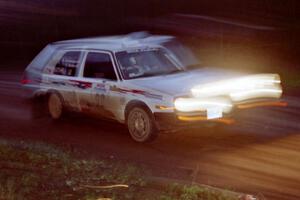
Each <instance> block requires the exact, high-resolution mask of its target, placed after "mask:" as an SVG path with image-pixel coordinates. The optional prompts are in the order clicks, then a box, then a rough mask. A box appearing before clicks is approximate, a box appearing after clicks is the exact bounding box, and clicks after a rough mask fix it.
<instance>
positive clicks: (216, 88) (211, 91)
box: [191, 74, 282, 101]
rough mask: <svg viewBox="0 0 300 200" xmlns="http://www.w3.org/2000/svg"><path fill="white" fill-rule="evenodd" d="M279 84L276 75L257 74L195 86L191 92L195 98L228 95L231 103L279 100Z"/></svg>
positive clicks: (280, 90)
mask: <svg viewBox="0 0 300 200" xmlns="http://www.w3.org/2000/svg"><path fill="white" fill-rule="evenodd" d="M280 83H281V81H280V77H279V75H278V74H258V75H250V76H245V77H241V78H235V79H229V80H223V81H218V82H215V83H209V84H204V85H201V86H196V87H194V88H192V90H191V91H192V94H193V95H194V96H196V97H211V96H219V95H228V96H230V97H231V99H232V100H233V101H242V100H247V99H249V98H262V97H272V98H279V97H281V94H282V89H281V86H280Z"/></svg>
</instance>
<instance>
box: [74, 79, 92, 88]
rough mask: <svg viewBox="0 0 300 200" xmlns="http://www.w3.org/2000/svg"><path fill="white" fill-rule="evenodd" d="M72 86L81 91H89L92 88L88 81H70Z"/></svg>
mask: <svg viewBox="0 0 300 200" xmlns="http://www.w3.org/2000/svg"><path fill="white" fill-rule="evenodd" d="M69 82H70V84H71V85H72V86H75V87H78V88H81V89H88V88H91V87H92V83H91V82H86V81H78V80H69Z"/></svg>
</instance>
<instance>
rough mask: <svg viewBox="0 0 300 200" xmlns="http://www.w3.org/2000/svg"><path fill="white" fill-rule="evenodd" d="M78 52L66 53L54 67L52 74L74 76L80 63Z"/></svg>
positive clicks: (79, 53)
mask: <svg viewBox="0 0 300 200" xmlns="http://www.w3.org/2000/svg"><path fill="white" fill-rule="evenodd" d="M80 55H81V52H80V51H69V52H66V53H65V54H64V55H63V56H62V57H61V59H60V60H59V61H58V63H56V65H55V67H54V72H53V73H54V74H57V75H65V76H75V75H76V74H77V71H78V66H79V61H80Z"/></svg>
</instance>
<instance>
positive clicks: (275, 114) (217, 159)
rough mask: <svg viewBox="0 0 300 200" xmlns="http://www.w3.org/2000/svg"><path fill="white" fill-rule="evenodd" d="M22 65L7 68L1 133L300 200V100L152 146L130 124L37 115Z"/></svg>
mask: <svg viewBox="0 0 300 200" xmlns="http://www.w3.org/2000/svg"><path fill="white" fill-rule="evenodd" d="M21 75H22V71H21V70H13V69H5V68H4V69H2V70H1V71H0V97H1V98H0V137H2V138H11V139H18V140H29V141H42V142H47V143H50V144H56V145H61V146H66V147H70V148H74V147H75V148H77V149H81V150H82V151H85V152H87V155H89V156H90V157H99V158H103V157H107V158H111V159H116V160H122V161H129V162H135V163H138V164H141V165H144V166H148V167H149V168H151V169H152V170H153V173H154V174H155V175H157V176H165V177H170V178H179V179H184V180H187V181H191V182H193V181H194V182H199V183H202V184H209V185H213V186H218V187H223V188H228V189H233V190H236V191H240V192H247V193H251V194H254V195H263V196H265V197H266V198H267V199H272V200H273V199H278V200H285V199H286V200H299V199H300V98H298V97H293V96H285V97H284V98H285V100H286V101H287V102H288V103H289V106H288V107H284V108H272V109H271V108H264V109H262V108H260V109H252V110H247V111H246V112H245V111H244V112H243V113H240V116H239V119H240V120H239V121H238V123H237V124H236V125H234V126H230V127H225V128H224V129H215V128H201V129H193V130H188V131H187V130H186V131H180V132H178V133H174V134H163V135H160V137H159V138H158V139H157V140H156V141H154V142H153V143H151V144H137V143H135V142H133V141H132V140H131V139H130V137H129V135H128V133H127V131H126V129H125V127H124V126H122V125H119V124H116V123H113V122H107V121H101V120H98V119H92V118H88V117H82V116H81V117H80V116H71V117H67V118H65V119H63V120H62V121H61V122H59V123H54V122H53V121H51V119H49V118H47V117H41V118H35V119H32V117H31V112H30V106H29V105H28V104H27V103H26V102H25V101H24V99H23V98H22V96H23V93H22V90H21V88H20V85H19V80H20V78H21Z"/></svg>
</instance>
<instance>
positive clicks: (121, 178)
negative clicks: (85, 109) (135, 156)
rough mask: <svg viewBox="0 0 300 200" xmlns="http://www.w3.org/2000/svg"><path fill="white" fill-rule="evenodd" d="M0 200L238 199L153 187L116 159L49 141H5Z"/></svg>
mask: <svg viewBox="0 0 300 200" xmlns="http://www.w3.org/2000/svg"><path fill="white" fill-rule="evenodd" d="M0 166H2V167H1V171H0V199H1V200H2V199H5V200H18V199H22V200H23V199H51V200H53V199H84V200H96V199H149V200H150V199H157V200H171V199H174V200H177V199H178V200H194V199H202V200H233V199H237V197H234V196H232V195H231V196H228V195H227V194H226V193H223V192H219V191H214V190H210V189H207V188H202V187H199V186H184V185H179V184H171V185H169V186H166V187H164V188H155V187H151V184H149V183H148V182H147V179H146V176H145V175H146V174H145V170H144V169H141V168H139V167H137V166H134V165H132V164H128V163H121V162H116V161H114V160H83V159H77V158H75V157H74V156H72V154H71V153H68V152H66V151H63V150H62V149H60V148H57V147H55V146H51V145H48V144H45V143H29V142H16V141H8V140H4V139H0Z"/></svg>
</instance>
